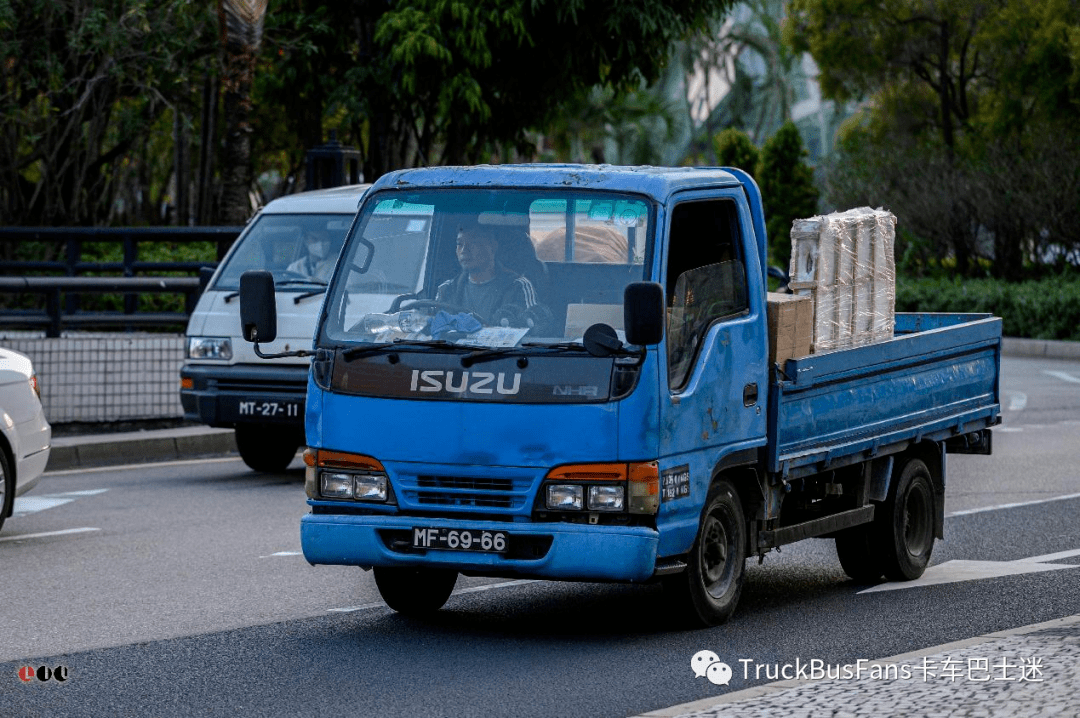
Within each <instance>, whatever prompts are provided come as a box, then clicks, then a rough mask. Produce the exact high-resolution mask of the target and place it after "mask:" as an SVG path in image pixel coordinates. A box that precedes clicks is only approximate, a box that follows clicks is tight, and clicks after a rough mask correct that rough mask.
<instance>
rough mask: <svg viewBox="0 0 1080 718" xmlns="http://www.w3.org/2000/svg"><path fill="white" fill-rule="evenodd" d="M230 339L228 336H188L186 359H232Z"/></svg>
mask: <svg viewBox="0 0 1080 718" xmlns="http://www.w3.org/2000/svg"><path fill="white" fill-rule="evenodd" d="M232 356H233V353H232V340H231V339H229V337H188V343H187V358H188V359H221V360H222V361H227V360H229V359H232Z"/></svg>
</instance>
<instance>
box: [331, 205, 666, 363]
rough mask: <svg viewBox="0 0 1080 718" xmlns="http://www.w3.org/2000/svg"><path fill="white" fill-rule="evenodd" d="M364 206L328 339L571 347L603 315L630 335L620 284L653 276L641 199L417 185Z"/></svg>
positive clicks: (339, 280) (336, 289)
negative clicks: (625, 326)
mask: <svg viewBox="0 0 1080 718" xmlns="http://www.w3.org/2000/svg"><path fill="white" fill-rule="evenodd" d="M361 213H362V214H361V216H360V218H359V221H358V222H357V223H356V229H355V230H354V235H353V236H352V237H351V238H350V239H349V241H348V245H347V247H346V249H345V253H344V255H343V260H342V266H341V267H340V268H339V271H338V273H337V275H336V276H335V279H334V284H333V286H332V287H331V288H330V294H329V298H328V299H327V303H326V312H327V319H326V321H325V322H324V324H323V327H322V329H321V335H320V341H323V342H326V343H329V344H337V345H347V344H360V345H365V344H366V345H376V344H393V343H394V342H398V343H399V344H402V345H404V342H411V343H412V344H411V346H418V344H416V342H422V341H430V340H434V341H435V342H439V344H438V345H441V343H442V342H447V343H452V344H456V345H460V346H465V347H468V346H473V347H489V348H490V347H515V346H521V345H528V346H530V347H533V346H536V345H541V346H543V345H562V346H568V345H569V344H575V343H580V342H581V339H582V335H583V334H584V332H585V330H586V329H588V328H589V327H590V326H592V325H594V324H607V325H609V326H611V327H612V328H613V329H615V330H616V333H617V334H618V335H619V337H620V339H622V340H623V341H625V335H624V334H623V290H624V289H625V287H626V285H627V284H629V283H630V282H635V281H642V280H643V279H645V278H646V276H647V267H646V261H647V260H646V258H647V257H648V256H649V251H648V246H649V241H650V237H651V233H652V232H651V228H652V224H653V219H652V217H653V214H652V206H651V203H650V202H648V201H646V200H644V199H642V198H640V197H637V196H633V195H620V194H612V193H601V192H593V193H589V192H581V191H573V192H568V191H565V190H564V191H551V190H509V189H502V190H490V189H452V190H451V189H437V190H436V189H433V190H415V189H413V190H400V191H386V192H382V193H379V194H378V195H376V196H374V197H372V198H371V199H370V200H369V201H367V202H365V203H364V206H363V209H362V210H361ZM402 218H407V219H406V220H405V221H403V219H402ZM388 294H393V296H390V297H389V299H387V296H388ZM438 345H432V344H430V343H429V344H428V345H427V346H438ZM569 348H571V349H572V348H573V347H572V346H571V347H569Z"/></svg>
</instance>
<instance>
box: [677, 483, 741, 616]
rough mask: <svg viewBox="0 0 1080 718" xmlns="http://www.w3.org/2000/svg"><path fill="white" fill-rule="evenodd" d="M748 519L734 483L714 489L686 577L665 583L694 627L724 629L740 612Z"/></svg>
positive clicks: (684, 575)
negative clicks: (722, 627) (736, 609)
mask: <svg viewBox="0 0 1080 718" xmlns="http://www.w3.org/2000/svg"><path fill="white" fill-rule="evenodd" d="M746 546H747V535H746V518H745V516H744V515H743V508H742V502H741V501H740V500H739V493H738V492H737V491H736V490H735V487H734V486H732V485H731V483H729V482H728V481H718V482H716V483H715V484H713V486H712V488H710V489H709V495H708V497H707V499H706V501H705V509H704V510H703V511H702V512H701V521H700V523H699V524H698V533H697V537H696V538H695V539H694V546H693V548H692V549H691V550H690V555H689V556H688V557H687V558H688V560H687V569H686V571H684V572H683V573H680V574H676V575H674V576H670V577H668V578H667V579H665V580H664V592H665V593H666V594H668V596H669V598H670V600H671V602H672V604H673V606H672V607H673V609H674V610H675V611H677V615H678V616H679V617H680V618H683V617H684V618H686V619H687V620H689V622H690V623H691V624H693V625H698V626H718V625H720V624H722V623H724V622H725V621H727V620H728V619H729V618H730V617H731V614H732V613H733V612H734V611H735V606H736V605H738V603H739V596H740V595H741V594H742V587H743V581H744V579H745V577H746Z"/></svg>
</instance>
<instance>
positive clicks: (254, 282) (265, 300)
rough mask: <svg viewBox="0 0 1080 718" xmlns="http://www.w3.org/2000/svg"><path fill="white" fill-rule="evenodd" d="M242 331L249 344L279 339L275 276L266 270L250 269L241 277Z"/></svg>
mask: <svg viewBox="0 0 1080 718" xmlns="http://www.w3.org/2000/svg"><path fill="white" fill-rule="evenodd" d="M240 331H241V333H242V334H243V335H244V339H246V340H248V341H249V342H256V343H258V342H272V341H274V340H275V339H277V300H276V299H275V298H274V275H273V274H271V273H270V272H267V271H266V270H265V269H249V270H248V271H246V272H244V273H243V274H241V275H240Z"/></svg>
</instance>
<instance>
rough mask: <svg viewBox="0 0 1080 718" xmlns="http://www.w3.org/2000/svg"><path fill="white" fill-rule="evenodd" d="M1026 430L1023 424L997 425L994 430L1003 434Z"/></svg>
mask: <svg viewBox="0 0 1080 718" xmlns="http://www.w3.org/2000/svg"><path fill="white" fill-rule="evenodd" d="M1023 430H1024V427H1022V426H996V427H994V432H995V433H996V432H998V431H1000V432H1001V433H1003V434H1019V433H1020V432H1022V431H1023Z"/></svg>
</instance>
